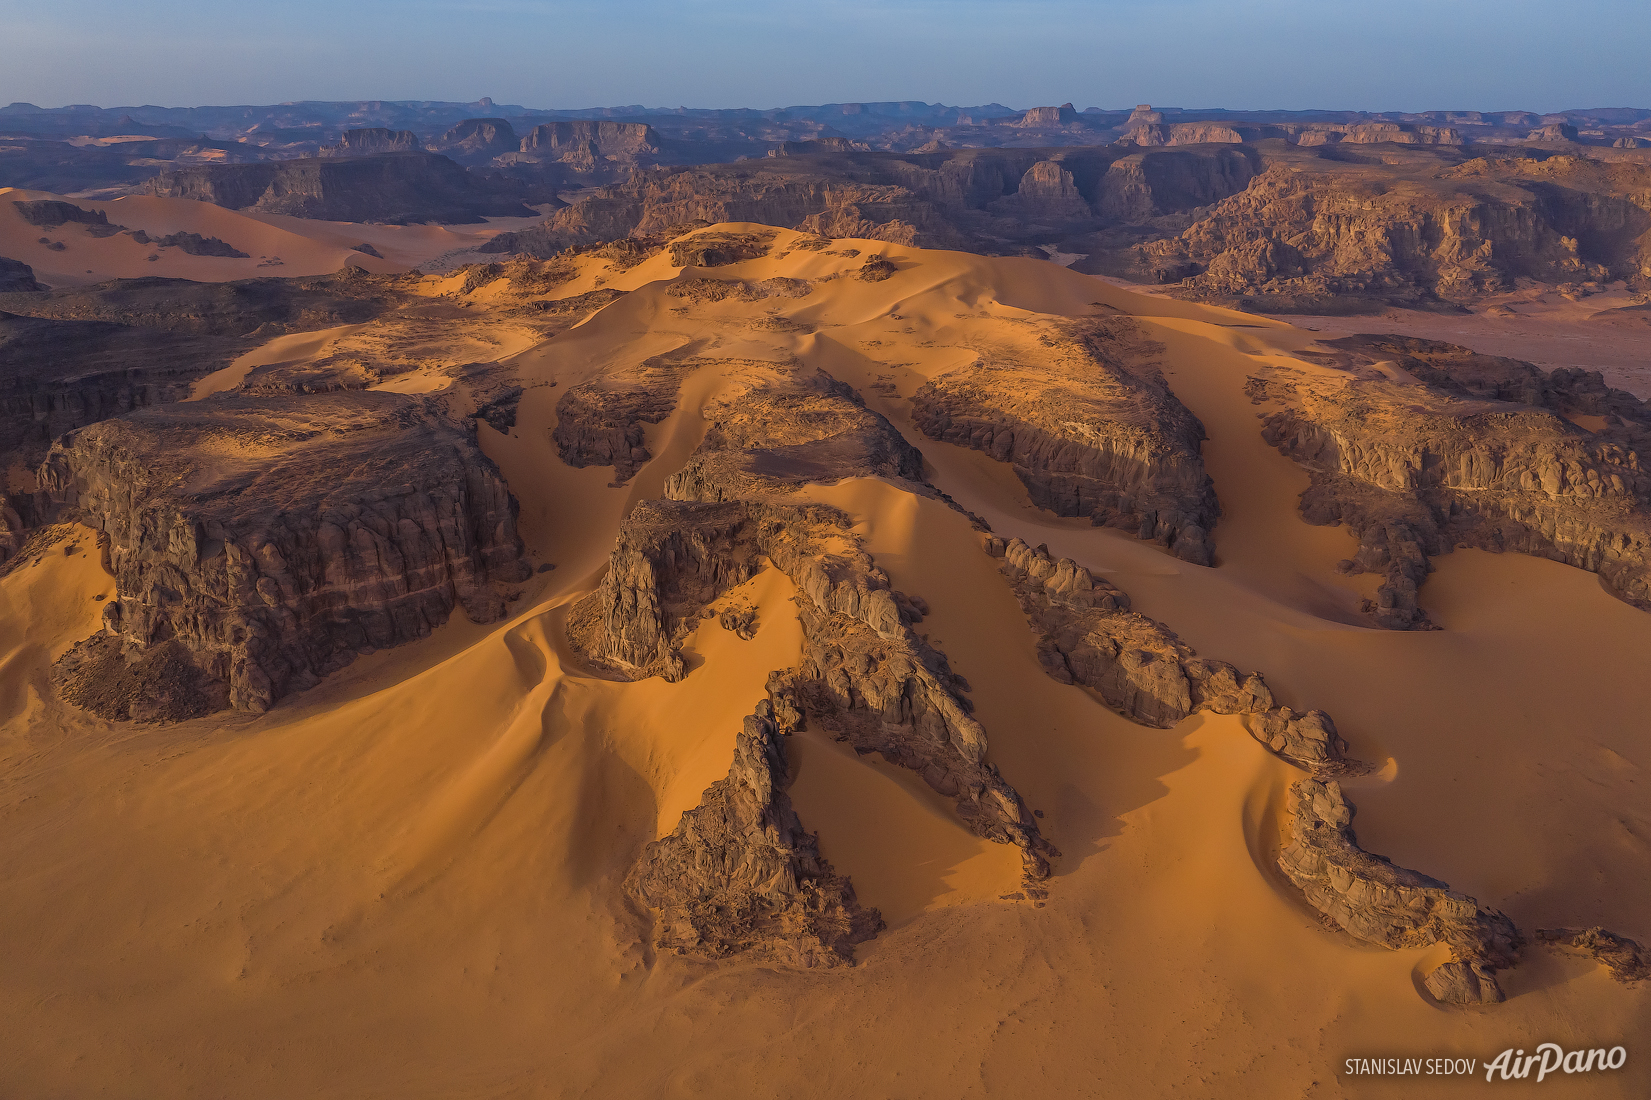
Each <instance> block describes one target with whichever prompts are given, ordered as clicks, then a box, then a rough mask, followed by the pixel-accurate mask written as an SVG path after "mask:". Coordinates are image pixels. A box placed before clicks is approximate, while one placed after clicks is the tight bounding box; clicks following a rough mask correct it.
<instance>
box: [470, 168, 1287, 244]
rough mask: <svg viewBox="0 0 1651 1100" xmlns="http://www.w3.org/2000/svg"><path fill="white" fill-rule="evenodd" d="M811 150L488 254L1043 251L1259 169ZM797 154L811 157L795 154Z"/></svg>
mask: <svg viewBox="0 0 1651 1100" xmlns="http://www.w3.org/2000/svg"><path fill="white" fill-rule="evenodd" d="M791 144H792V145H795V144H797V143H791ZM807 144H808V145H811V146H814V147H815V148H813V149H810V150H803V149H801V148H791V146H790V145H788V146H786V147H785V148H784V149H783V150H782V151H783V152H784V153H785V154H786V155H784V156H776V157H773V158H767V159H764V160H762V161H746V162H742V163H740V164H738V165H710V166H704V167H699V168H691V169H690V168H677V169H660V170H653V171H648V172H638V173H636V174H634V175H632V176H631V178H630V179H628V180H626V181H624V182H622V183H615V184H611V185H609V186H607V187H604V188H602V189H601V190H600V191H598V192H596V193H595V194H594V195H593V196H592V197H590V198H588V199H585V200H582V201H580V202H578V203H576V204H575V205H573V206H571V207H569V208H568V209H565V210H559V211H557V212H556V213H555V214H553V215H552V216H551V217H550V218H549V219H547V220H546V221H545V223H544V224H543V225H542V226H540V227H538V228H536V229H533V230H529V231H525V232H519V233H512V234H501V235H500V237H499V238H496V239H495V241H494V242H493V244H492V247H494V248H496V249H498V250H499V251H510V252H518V251H520V252H529V253H532V254H534V255H540V256H550V255H552V254H554V253H555V252H556V251H558V250H560V249H563V248H567V247H570V246H578V245H590V244H593V243H596V242H601V241H612V240H618V239H621V238H625V237H632V236H638V235H641V236H646V235H648V234H652V233H657V232H659V231H660V230H662V229H664V228H665V227H668V226H672V225H677V224H681V223H685V222H694V221H703V222H707V223H714V222H727V221H739V222H758V223H761V224H765V225H777V226H783V227H787V228H796V229H800V230H803V231H805V232H813V233H819V234H823V235H825V236H829V237H864V238H868V239H871V240H883V241H890V242H893V243H898V244H916V245H922V246H924V247H940V248H959V247H966V248H973V249H975V250H976V251H984V252H989V253H991V252H1001V251H1003V249H1004V242H1005V241H1010V242H1028V241H1031V240H1039V239H1041V240H1044V241H1046V240H1047V239H1048V233H1049V232H1050V229H1051V227H1058V228H1060V229H1061V230H1063V231H1088V230H1093V229H1096V228H1099V227H1100V226H1103V225H1105V224H1108V223H1110V222H1114V221H1118V220H1121V219H1126V218H1130V219H1132V218H1152V217H1158V216H1161V215H1166V214H1170V213H1174V212H1179V211H1185V210H1189V209H1192V208H1194V207H1198V206H1203V205H1208V204H1209V203H1212V202H1216V201H1219V200H1220V199H1223V198H1226V197H1227V196H1228V195H1231V194H1233V193H1234V192H1235V191H1237V190H1238V189H1240V188H1242V187H1243V186H1244V185H1245V183H1247V182H1248V181H1249V179H1250V177H1251V176H1253V175H1254V174H1255V173H1256V172H1257V171H1259V167H1258V166H1259V164H1260V158H1259V157H1258V156H1257V155H1256V154H1255V153H1254V152H1253V151H1250V150H1248V149H1244V150H1236V149H1221V150H1214V151H1209V150H1198V151H1192V150H1175V151H1174V152H1169V153H1162V154H1160V153H1157V152H1153V153H1149V154H1138V155H1136V156H1134V157H1130V156H1128V151H1127V150H1125V149H1122V148H1114V147H1101V148H1095V147H1090V148H1081V149H1078V148H1073V149H1061V150H1047V149H1046V150H1028V149H936V150H934V151H931V152H924V153H909V154H898V155H897V154H891V153H874V152H857V151H831V150H829V149H827V148H826V146H825V144H824V143H819V142H811V143H807ZM803 152H812V153H813V154H814V155H811V156H803V155H797V154H799V153H803ZM524 155H525V154H524ZM1125 162H1127V167H1124V168H1121V169H1120V170H1118V171H1116V172H1114V171H1110V170H1109V167H1115V166H1116V164H1118V163H1125ZM1160 162H1162V163H1160ZM1183 227H1184V223H1183V225H1181V226H1177V229H1179V228H1183ZM1137 239H1138V238H1137ZM1022 247H1024V245H1023V246H1022Z"/></svg>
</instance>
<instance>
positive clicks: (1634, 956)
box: [1536, 928, 1651, 984]
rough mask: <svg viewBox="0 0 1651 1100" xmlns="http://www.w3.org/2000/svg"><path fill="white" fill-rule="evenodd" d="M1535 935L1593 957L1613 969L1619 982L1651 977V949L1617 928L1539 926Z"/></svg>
mask: <svg viewBox="0 0 1651 1100" xmlns="http://www.w3.org/2000/svg"><path fill="white" fill-rule="evenodd" d="M1536 939H1537V942H1538V943H1546V944H1551V945H1552V946H1554V947H1557V948H1559V949H1560V950H1562V951H1568V952H1571V953H1572V954H1577V955H1585V956H1587V957H1588V958H1590V959H1593V960H1594V961H1596V962H1598V963H1600V964H1601V965H1603V966H1605V967H1606V968H1607V969H1608V970H1610V971H1611V976H1612V977H1613V978H1615V979H1616V980H1617V981H1619V982H1624V983H1628V984H1631V983H1633V982H1643V981H1646V980H1647V979H1651V952H1648V951H1647V950H1646V949H1645V948H1644V947H1641V946H1640V945H1639V943H1638V942H1636V941H1635V940H1631V939H1629V938H1627V937H1626V936H1619V935H1617V934H1616V933H1615V932H1607V931H1606V930H1605V929H1603V928H1538V929H1537V930H1536Z"/></svg>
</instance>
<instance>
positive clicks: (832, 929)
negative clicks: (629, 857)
mask: <svg viewBox="0 0 1651 1100" xmlns="http://www.w3.org/2000/svg"><path fill="white" fill-rule="evenodd" d="M780 736H781V730H780V728H779V727H778V726H776V724H775V722H774V712H773V708H772V706H771V705H770V703H769V701H768V700H767V699H764V700H762V701H761V702H760V703H758V704H757V709H756V713H754V714H751V715H749V716H747V717H746V719H745V722H744V728H743V729H742V730H741V731H740V734H739V736H738V739H737V740H736V741H735V743H734V761H733V764H732V766H731V767H730V768H729V769H728V775H727V777H726V778H724V779H719V780H717V781H716V782H715V783H713V784H711V786H710V787H708V788H707V789H706V791H705V794H704V796H703V797H702V798H701V799H700V801H699V805H697V806H695V807H694V808H693V809H691V810H687V811H685V812H684V813H683V815H682V820H681V821H680V822H679V823H678V824H677V827H676V829H675V830H674V831H673V832H672V833H671V834H670V835H669V836H666V837H662V838H660V839H659V840H656V841H653V842H652V843H650V844H648V845H647V846H646V847H644V848H643V850H642V855H641V858H640V859H639V860H638V861H637V863H636V865H635V866H634V867H633V868H632V869H631V872H630V874H629V875H628V876H626V879H625V890H626V892H627V893H628V894H630V895H631V897H633V898H635V899H636V900H637V902H639V903H640V904H641V905H643V906H644V907H646V908H649V909H657V910H659V917H658V921H657V924H656V926H655V932H654V936H655V943H656V945H657V946H658V948H659V949H660V950H661V951H675V952H676V953H677V954H682V955H698V956H701V957H705V958H713V959H719V958H726V957H729V956H732V955H739V956H741V957H742V958H744V959H746V960H748V961H751V962H767V963H778V964H781V965H787V966H798V967H835V966H852V965H853V964H854V945H855V944H858V943H863V942H865V941H866V940H869V939H871V938H872V937H874V936H875V935H876V934H877V933H878V932H879V931H881V930H882V928H883V927H884V925H883V918H882V916H881V914H879V913H878V912H877V910H876V909H872V908H867V907H865V906H862V905H860V904H859V902H858V900H857V899H856V898H855V896H854V886H853V885H852V884H851V883H850V882H849V880H848V879H847V878H846V877H843V876H840V875H838V874H837V873H836V871H835V870H834V869H833V868H832V866H831V864H830V862H828V861H827V860H826V859H825V858H824V857H823V856H821V855H820V846H819V840H818V838H817V837H816V836H815V835H813V834H811V833H809V832H807V831H805V830H804V828H803V825H802V822H801V820H800V819H799V818H798V817H797V811H796V810H795V809H794V808H793V806H792V804H791V799H790V797H789V796H788V795H787V794H786V793H785V786H786V778H787V768H786V762H785V749H784V747H783V746H782V744H781V741H780Z"/></svg>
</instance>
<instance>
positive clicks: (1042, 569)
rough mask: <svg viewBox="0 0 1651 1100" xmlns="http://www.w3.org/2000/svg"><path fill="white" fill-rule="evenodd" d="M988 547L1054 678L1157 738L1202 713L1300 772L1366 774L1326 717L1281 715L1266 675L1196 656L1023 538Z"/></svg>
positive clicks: (1125, 599)
mask: <svg viewBox="0 0 1651 1100" xmlns="http://www.w3.org/2000/svg"><path fill="white" fill-rule="evenodd" d="M985 545H986V552H987V553H989V554H991V555H992V556H993V557H997V558H1001V559H1002V562H1001V564H1000V566H999V568H1000V569H1001V570H1002V572H1003V574H1004V575H1005V576H1006V577H1007V578H1008V579H1009V583H1010V584H1011V586H1012V587H1013V588H1014V590H1015V596H1016V598H1017V599H1018V600H1019V601H1020V606H1021V610H1022V611H1024V612H1025V613H1026V617H1027V619H1028V621H1029V622H1030V623H1031V626H1032V630H1033V632H1034V633H1035V634H1037V635H1038V636H1039V641H1038V659H1039V661H1040V662H1042V664H1043V667H1044V671H1046V672H1047V673H1049V675H1050V676H1051V677H1053V678H1054V679H1056V680H1058V681H1060V682H1061V683H1063V684H1074V683H1076V684H1082V685H1083V686H1084V687H1087V688H1089V689H1091V690H1092V691H1094V692H1095V693H1096V694H1097V695H1099V696H1100V697H1101V699H1102V700H1103V701H1104V702H1105V703H1106V705H1107V706H1109V707H1111V708H1112V709H1113V710H1115V711H1117V712H1118V713H1119V714H1122V715H1123V716H1124V717H1126V718H1128V719H1130V720H1132V721H1135V722H1139V723H1141V724H1142V725H1146V726H1157V727H1159V728H1160V729H1168V728H1170V727H1171V726H1174V725H1175V724H1176V723H1178V722H1180V721H1181V720H1182V719H1184V718H1186V717H1187V716H1188V715H1190V714H1193V713H1195V712H1197V711H1201V710H1207V711H1211V712H1213V713H1215V714H1242V715H1245V716H1246V720H1245V725H1246V726H1247V727H1248V729H1249V731H1250V735H1251V736H1252V737H1254V738H1255V739H1256V740H1257V741H1260V742H1261V743H1262V744H1264V745H1266V746H1267V747H1268V748H1269V749H1270V750H1272V751H1273V752H1274V753H1276V754H1277V755H1278V756H1280V757H1282V758H1283V759H1285V760H1288V761H1289V762H1290V763H1292V764H1294V765H1296V766H1297V767H1298V768H1303V769H1305V770H1307V771H1310V772H1312V773H1314V774H1316V775H1336V774H1342V773H1345V772H1350V771H1356V770H1358V769H1359V766H1358V765H1356V764H1355V763H1353V762H1352V761H1349V760H1348V759H1347V757H1346V755H1345V754H1346V751H1347V743H1346V742H1345V741H1343V740H1342V739H1341V736H1340V735H1339V734H1337V732H1336V726H1335V723H1334V722H1332V721H1331V720H1330V716H1329V715H1328V714H1325V713H1324V712H1323V711H1321V710H1313V711H1308V712H1307V713H1305V714H1297V713H1296V712H1294V711H1292V710H1291V709H1290V708H1289V707H1280V706H1275V705H1274V703H1273V693H1272V692H1271V691H1270V690H1269V689H1268V687H1267V684H1266V682H1265V681H1263V680H1262V678H1261V674H1260V673H1258V672H1252V673H1250V674H1249V675H1248V676H1246V675H1244V674H1242V673H1240V672H1239V671H1238V670H1237V669H1235V668H1234V667H1233V666H1232V665H1229V664H1228V663H1227V662H1225V661H1216V660H1211V659H1209V658H1201V657H1199V656H1198V655H1197V654H1196V653H1194V652H1193V650H1192V649H1191V648H1190V647H1188V646H1186V645H1184V644H1182V642H1181V640H1180V639H1179V638H1178V637H1176V635H1175V633H1174V632H1173V631H1171V630H1170V629H1169V628H1168V627H1166V626H1164V625H1163V624H1162V623H1159V622H1156V621H1154V620H1152V619H1149V618H1147V617H1146V616H1145V615H1141V614H1138V613H1136V612H1133V611H1131V610H1130V609H1129V596H1128V595H1127V594H1125V593H1124V592H1123V591H1121V590H1120V589H1118V588H1116V587H1114V586H1113V585H1111V584H1108V583H1107V582H1106V581H1104V580H1101V579H1099V578H1097V577H1095V576H1094V575H1092V574H1091V573H1090V572H1089V570H1087V569H1085V568H1084V567H1083V566H1081V565H1079V564H1078V563H1076V562H1074V561H1072V560H1071V559H1070V558H1062V559H1060V560H1059V561H1055V560H1053V559H1052V558H1051V557H1050V556H1049V554H1048V553H1047V552H1046V551H1045V550H1044V549H1043V548H1042V547H1038V548H1033V547H1030V546H1028V545H1026V543H1025V542H1023V541H1021V540H1020V539H1018V538H1016V539H1011V540H1009V541H1008V542H1007V543H1005V542H1004V541H1003V540H1002V539H1000V538H997V537H996V536H987V537H986V543H985Z"/></svg>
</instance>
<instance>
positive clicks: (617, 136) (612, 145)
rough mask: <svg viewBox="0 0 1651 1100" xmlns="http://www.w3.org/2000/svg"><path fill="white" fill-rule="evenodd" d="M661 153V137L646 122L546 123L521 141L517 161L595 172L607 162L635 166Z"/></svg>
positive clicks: (534, 129) (535, 128)
mask: <svg viewBox="0 0 1651 1100" xmlns="http://www.w3.org/2000/svg"><path fill="white" fill-rule="evenodd" d="M659 151H660V142H659V135H658V134H656V133H655V132H654V128H653V127H652V126H649V125H648V124H647V123H645V122H606V121H574V122H546V123H544V124H542V125H539V126H535V127H534V128H533V129H532V130H531V131H529V133H528V135H527V136H526V137H524V138H523V139H522V142H521V149H520V156H518V157H516V158H512V159H515V160H518V161H523V160H533V161H546V160H550V161H557V162H560V163H562V164H566V165H568V166H569V167H570V168H572V169H574V170H575V171H579V172H593V171H595V170H596V169H597V167H598V166H599V165H600V164H601V163H602V162H604V161H613V162H615V163H618V164H636V163H638V162H639V161H641V160H644V159H651V158H652V157H653V156H655V155H656V154H658V153H659Z"/></svg>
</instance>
